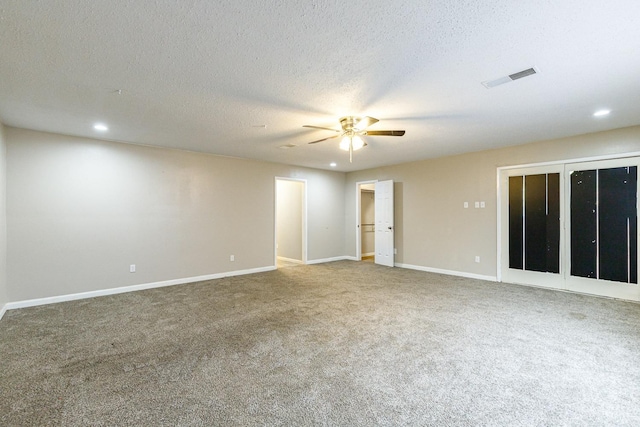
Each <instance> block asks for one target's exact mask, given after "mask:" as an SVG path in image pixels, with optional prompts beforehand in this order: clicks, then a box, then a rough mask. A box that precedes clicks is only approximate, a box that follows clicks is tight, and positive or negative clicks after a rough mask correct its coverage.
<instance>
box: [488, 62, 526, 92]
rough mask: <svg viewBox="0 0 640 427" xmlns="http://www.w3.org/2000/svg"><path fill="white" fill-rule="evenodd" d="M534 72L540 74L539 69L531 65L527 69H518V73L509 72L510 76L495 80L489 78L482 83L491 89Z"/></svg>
mask: <svg viewBox="0 0 640 427" xmlns="http://www.w3.org/2000/svg"><path fill="white" fill-rule="evenodd" d="M534 74H538V70H537V69H535V68H533V67H531V68H527V69H526V70H522V71H518V72H517V73H513V74H509V75H508V76H504V77H500V78H497V79H494V80H487V81H485V82H482V84H483V85H484V87H486V88H487V89H491V88H492V87H496V86H500V85H503V84H505V83H509V82H512V81H514V80H518V79H521V78H523V77H528V76H532V75H534Z"/></svg>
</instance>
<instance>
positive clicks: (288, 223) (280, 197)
mask: <svg viewBox="0 0 640 427" xmlns="http://www.w3.org/2000/svg"><path fill="white" fill-rule="evenodd" d="M306 205H307V202H306V181H304V180H297V179H291V178H276V221H275V233H274V234H275V261H274V262H275V266H276V268H283V267H290V266H294V265H297V264H306V262H307V221H306Z"/></svg>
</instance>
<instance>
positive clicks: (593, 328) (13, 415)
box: [0, 261, 640, 426]
mask: <svg viewBox="0 0 640 427" xmlns="http://www.w3.org/2000/svg"><path fill="white" fill-rule="evenodd" d="M0 364H1V371H0V379H1V383H0V425H7V426H37V425H64V426H80V425H82V426H84V425H92V426H101V425H104V426H113V425H148V426H151V425H154V426H156V425H165V426H178V425H185V426H186V425H201V426H210V425H225V426H227V425H243V426H244V425H287V426H289V425H297V426H301V425H349V426H371V425H422V426H424V425H433V426H448V425H450V426H476V425H483V426H489V425H491V426H493V425H498V426H550V425H553V426H559V425H572V426H591V425H594V426H612V425H616V426H638V425H640V305H638V304H633V303H626V302H621V301H614V300H608V299H602V298H595V297H588V296H582V295H575V294H569V293H562V292H554V291H548V290H543V289H536V288H527V287H520V286H515V285H508V284H499V283H490V282H483V281H479V280H471V279H463V278H458V277H449V276H441V275H437V274H430V273H424V272H417V271H411V270H405V269H400V268H395V269H391V268H385V267H380V266H377V265H375V264H372V263H365V262H359V263H358V262H350V261H341V262H334V263H329V264H322V265H313V266H295V267H288V268H284V269H281V270H278V271H273V272H268V273H260V274H255V275H250V276H242V277H233V278H227V279H220V280H214V281H209V282H202V283H196V284H191V285H181V286H174V287H168V288H162V289H154V290H148V291H142V292H135V293H128V294H120V295H115V296H109V297H101V298H94V299H89V300H82V301H74V302H68V303H61V304H54V305H48V306H41V307H35V308H29V309H22V310H14V311H9V312H7V314H6V315H5V317H4V319H2V321H0Z"/></svg>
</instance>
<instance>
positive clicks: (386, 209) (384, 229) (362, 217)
mask: <svg viewBox="0 0 640 427" xmlns="http://www.w3.org/2000/svg"><path fill="white" fill-rule="evenodd" d="M393 185H394V184H393V180H386V181H362V182H356V192H357V193H356V259H357V260H360V261H368V260H369V256H370V254H371V252H373V253H374V258H373V262H375V263H376V264H379V265H384V266H387V267H393V266H394V265H395V256H394V255H395V244H394V234H395V226H394V197H393Z"/></svg>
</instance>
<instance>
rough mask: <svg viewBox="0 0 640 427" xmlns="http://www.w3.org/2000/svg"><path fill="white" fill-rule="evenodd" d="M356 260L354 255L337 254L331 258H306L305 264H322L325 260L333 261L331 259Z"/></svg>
mask: <svg viewBox="0 0 640 427" xmlns="http://www.w3.org/2000/svg"><path fill="white" fill-rule="evenodd" d="M345 260H349V261H356V257H352V256H337V257H333V258H322V259H311V260H307V264H323V263H325V262H333V261H345Z"/></svg>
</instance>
